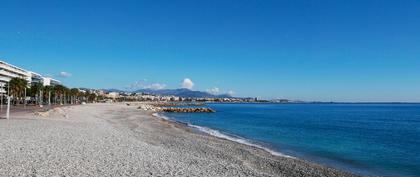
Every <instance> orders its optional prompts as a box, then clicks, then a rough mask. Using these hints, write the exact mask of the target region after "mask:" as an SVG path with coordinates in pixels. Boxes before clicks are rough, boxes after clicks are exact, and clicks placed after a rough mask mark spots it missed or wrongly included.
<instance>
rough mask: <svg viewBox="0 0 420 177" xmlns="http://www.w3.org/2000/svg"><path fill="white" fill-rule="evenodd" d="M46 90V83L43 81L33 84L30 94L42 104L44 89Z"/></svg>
mask: <svg viewBox="0 0 420 177" xmlns="http://www.w3.org/2000/svg"><path fill="white" fill-rule="evenodd" d="M43 90H44V85H43V84H41V83H35V84H34V85H32V86H31V89H30V96H33V97H35V98H36V99H35V100H36V104H37V103H39V104H40V105H41V104H42V96H43V95H42V91H43Z"/></svg>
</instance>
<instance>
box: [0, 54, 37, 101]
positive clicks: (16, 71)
mask: <svg viewBox="0 0 420 177" xmlns="http://www.w3.org/2000/svg"><path fill="white" fill-rule="evenodd" d="M15 77H18V78H22V79H26V80H27V81H28V82H31V74H30V73H29V72H28V71H26V70H24V69H22V68H19V67H17V66H14V65H11V64H9V63H6V62H4V61H0V93H6V90H5V88H4V87H5V84H6V83H8V82H9V81H10V80H11V79H12V78H15Z"/></svg>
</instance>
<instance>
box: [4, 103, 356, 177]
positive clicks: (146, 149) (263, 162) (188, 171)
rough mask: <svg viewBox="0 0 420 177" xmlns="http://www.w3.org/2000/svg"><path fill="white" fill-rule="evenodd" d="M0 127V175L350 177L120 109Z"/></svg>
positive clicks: (20, 119)
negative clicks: (1, 144)
mask: <svg viewBox="0 0 420 177" xmlns="http://www.w3.org/2000/svg"><path fill="white" fill-rule="evenodd" d="M0 121H1V123H0V138H1V139H2V140H3V142H4V145H3V147H2V148H1V149H0V159H2V161H0V166H2V168H0V176H31V175H35V176H356V175H355V174H352V173H349V172H345V171H341V170H337V169H334V168H331V167H327V166H323V165H319V164H315V163H311V162H307V161H305V160H301V159H293V158H286V157H281V156H274V155H272V154H270V153H269V152H267V151H265V150H263V149H261V148H257V147H253V146H249V145H245V144H240V143H238V142H234V141H231V140H226V139H222V138H218V137H215V136H211V135H209V134H204V133H197V132H194V131H193V130H191V129H188V127H186V125H182V124H179V123H178V124H176V123H174V122H170V121H165V120H163V119H159V118H157V117H154V116H153V112H152V111H141V110H138V109H137V108H136V107H135V106H127V105H123V104H89V105H79V106H71V107H63V108H57V110H54V111H51V112H50V113H49V114H47V115H45V117H43V116H35V114H33V113H31V114H28V113H22V114H20V115H15V116H14V117H13V119H10V120H0ZM16 151H18V153H16ZM15 164H20V165H18V166H17V165H15Z"/></svg>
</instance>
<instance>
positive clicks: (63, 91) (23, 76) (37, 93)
mask: <svg viewBox="0 0 420 177" xmlns="http://www.w3.org/2000/svg"><path fill="white" fill-rule="evenodd" d="M14 80H17V81H16V82H14ZM19 81H21V82H19ZM19 83H20V84H19ZM22 84H23V86H22ZM177 91H179V92H182V93H183V94H180V93H178V92H177ZM171 93H172V94H171ZM0 94H1V96H2V98H1V101H2V104H3V103H4V100H3V99H4V98H5V97H4V96H5V95H7V96H11V97H12V99H13V100H14V104H39V105H44V104H67V103H68V104H78V103H79V104H80V103H82V102H122V101H125V102H128V101H144V102H221V103H224V102H226V103H267V102H273V103H295V102H299V101H291V100H288V99H274V100H263V99H258V98H239V97H232V96H230V95H212V94H210V93H207V92H200V91H192V90H188V89H174V90H169V91H168V92H166V94H159V93H158V92H157V93H155V92H153V91H151V90H139V91H133V92H129V91H121V90H115V89H109V90H107V89H88V88H67V87H65V86H64V85H63V84H62V83H61V81H59V80H57V79H54V78H52V77H50V76H43V75H41V74H38V73H37V72H33V71H29V70H26V69H23V68H20V67H18V66H15V65H12V64H9V63H7V62H4V61H0ZM184 95H187V96H184Z"/></svg>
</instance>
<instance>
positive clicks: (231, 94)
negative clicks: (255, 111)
mask: <svg viewBox="0 0 420 177" xmlns="http://www.w3.org/2000/svg"><path fill="white" fill-rule="evenodd" d="M227 94H228V95H230V96H233V95H235V92H234V91H232V90H229V91H228V92H227Z"/></svg>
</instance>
